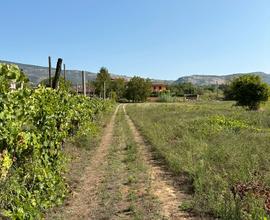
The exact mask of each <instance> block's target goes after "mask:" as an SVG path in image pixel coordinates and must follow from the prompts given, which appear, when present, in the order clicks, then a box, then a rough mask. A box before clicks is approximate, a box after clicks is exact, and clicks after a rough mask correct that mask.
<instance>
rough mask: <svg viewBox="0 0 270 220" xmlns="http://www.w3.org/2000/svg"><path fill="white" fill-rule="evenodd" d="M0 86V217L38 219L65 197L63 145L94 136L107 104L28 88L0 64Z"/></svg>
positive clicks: (14, 71) (16, 72) (15, 72)
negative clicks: (73, 140)
mask: <svg viewBox="0 0 270 220" xmlns="http://www.w3.org/2000/svg"><path fill="white" fill-rule="evenodd" d="M0 81H1V85H0V188H1V191H0V216H3V217H9V218H11V219H40V218H41V217H42V215H43V213H44V211H46V210H47V209H49V208H50V207H53V206H55V205H59V204H61V203H62V202H63V200H64V198H65V197H66V196H67V194H68V187H67V184H66V183H65V180H64V178H63V173H64V171H65V166H66V157H65V155H64V153H63V148H64V146H65V141H66V140H67V139H69V138H72V137H74V136H76V135H88V134H92V133H94V132H95V131H96V127H97V126H96V123H97V121H96V120H97V117H98V116H99V115H101V114H102V113H103V112H105V111H107V110H108V109H110V108H111V107H112V103H111V102H110V101H103V100H100V99H90V98H89V97H85V96H82V95H76V94H72V93H70V92H68V91H67V90H66V89H65V87H63V88H61V85H60V88H59V89H57V90H54V89H52V88H46V87H44V86H39V87H37V88H34V89H33V88H28V86H27V78H26V77H25V75H24V74H23V73H22V72H21V70H20V69H19V68H18V67H17V66H14V65H6V64H0ZM11 84H13V85H16V87H17V88H19V89H11V88H10V85H11Z"/></svg>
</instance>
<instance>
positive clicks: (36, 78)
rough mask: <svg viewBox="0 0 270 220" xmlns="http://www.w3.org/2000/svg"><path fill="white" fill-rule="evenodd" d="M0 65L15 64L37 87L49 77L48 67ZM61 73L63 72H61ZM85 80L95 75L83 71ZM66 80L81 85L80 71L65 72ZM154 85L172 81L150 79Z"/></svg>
mask: <svg viewBox="0 0 270 220" xmlns="http://www.w3.org/2000/svg"><path fill="white" fill-rule="evenodd" d="M0 63H8V64H16V65H18V66H19V68H20V69H22V70H23V71H24V72H25V74H26V75H27V76H28V78H29V80H30V82H31V83H32V84H34V85H37V84H38V83H39V82H40V81H42V80H44V79H47V78H48V77H49V71H48V67H43V66H37V65H30V64H22V63H16V62H10V61H4V60H0ZM54 73H55V68H52V76H54ZM62 73H63V71H62ZM85 73H86V74H85V78H86V81H93V80H95V79H96V76H97V74H96V73H93V72H89V71H85ZM111 76H112V77H115V78H116V77H121V78H124V79H126V80H129V79H130V78H131V77H129V76H125V75H119V74H111ZM66 78H67V80H70V81H71V82H72V84H73V85H76V84H77V83H78V84H81V83H82V72H81V71H80V70H66ZM151 81H152V82H154V83H165V84H170V83H172V82H173V81H172V80H171V81H170V80H156V79H151Z"/></svg>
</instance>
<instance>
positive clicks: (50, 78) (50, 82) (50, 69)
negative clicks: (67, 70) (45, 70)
mask: <svg viewBox="0 0 270 220" xmlns="http://www.w3.org/2000/svg"><path fill="white" fill-rule="evenodd" d="M48 62H49V85H50V87H51V88H52V63H51V57H50V56H49V57H48Z"/></svg>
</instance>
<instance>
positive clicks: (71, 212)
mask: <svg viewBox="0 0 270 220" xmlns="http://www.w3.org/2000/svg"><path fill="white" fill-rule="evenodd" d="M118 108H119V106H117V108H116V110H115V112H114V114H113V116H112V118H111V121H110V122H109V124H108V125H107V126H106V128H105V130H104V135H103V137H102V139H101V142H100V146H99V147H98V148H97V150H96V151H95V152H94V155H93V156H92V159H91V162H90V164H89V166H87V167H86V169H85V170H84V173H83V174H82V177H81V179H80V181H79V186H78V190H77V191H76V192H75V191H74V192H73V193H72V198H71V199H70V200H69V203H68V204H66V206H65V210H64V213H62V214H61V217H60V219H70V220H71V219H74V220H78V219H92V218H91V216H92V215H93V213H94V212H95V210H96V208H97V206H98V204H97V201H96V200H97V193H98V192H97V188H98V186H99V184H100V183H101V182H102V180H103V173H104V165H105V163H106V160H105V158H106V155H107V153H108V146H109V145H110V144H111V141H112V136H113V127H114V122H115V117H116V114H117V112H118ZM78 172H79V171H78Z"/></svg>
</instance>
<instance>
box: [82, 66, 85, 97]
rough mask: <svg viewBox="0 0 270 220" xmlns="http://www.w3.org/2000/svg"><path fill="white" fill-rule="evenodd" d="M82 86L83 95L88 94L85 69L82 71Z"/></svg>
mask: <svg viewBox="0 0 270 220" xmlns="http://www.w3.org/2000/svg"><path fill="white" fill-rule="evenodd" d="M82 88H83V95H84V96H86V85H85V72H84V71H82Z"/></svg>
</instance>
